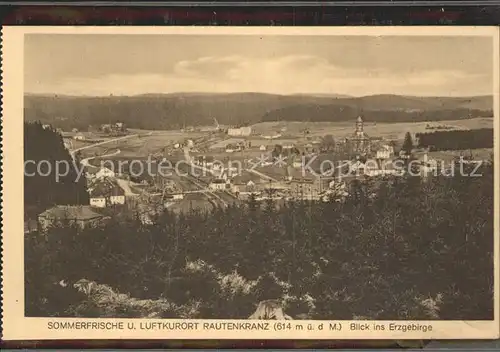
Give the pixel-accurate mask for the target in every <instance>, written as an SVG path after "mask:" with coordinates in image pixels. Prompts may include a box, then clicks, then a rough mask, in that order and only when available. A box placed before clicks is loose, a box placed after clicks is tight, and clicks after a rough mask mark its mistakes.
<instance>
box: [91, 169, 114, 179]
mask: <svg viewBox="0 0 500 352" xmlns="http://www.w3.org/2000/svg"><path fill="white" fill-rule="evenodd" d="M115 176H116V175H115V173H114V172H113V171H112V170H110V169H108V168H106V167H101V169H100V170H99V171H97V172H96V173H95V177H96V178H107V177H115Z"/></svg>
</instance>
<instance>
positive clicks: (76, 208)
mask: <svg viewBox="0 0 500 352" xmlns="http://www.w3.org/2000/svg"><path fill="white" fill-rule="evenodd" d="M39 217H42V218H47V219H67V220H92V219H99V218H102V217H104V216H103V215H101V214H99V213H96V212H95V211H93V210H92V208H91V207H90V206H88V205H56V206H55V207H53V208H50V209H47V210H45V211H44V212H43V213H41V214H40V215H39Z"/></svg>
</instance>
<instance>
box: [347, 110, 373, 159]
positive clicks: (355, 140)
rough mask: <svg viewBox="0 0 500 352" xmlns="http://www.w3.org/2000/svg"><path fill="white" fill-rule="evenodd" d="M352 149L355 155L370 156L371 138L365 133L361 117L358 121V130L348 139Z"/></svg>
mask: <svg viewBox="0 0 500 352" xmlns="http://www.w3.org/2000/svg"><path fill="white" fill-rule="evenodd" d="M348 143H349V145H350V149H351V151H352V152H353V153H355V154H368V153H370V151H371V141H370V137H369V136H368V135H367V134H366V133H365V131H364V121H363V118H362V117H361V116H359V117H358V118H357V120H356V129H355V130H354V133H353V135H352V136H351V137H350V138H348Z"/></svg>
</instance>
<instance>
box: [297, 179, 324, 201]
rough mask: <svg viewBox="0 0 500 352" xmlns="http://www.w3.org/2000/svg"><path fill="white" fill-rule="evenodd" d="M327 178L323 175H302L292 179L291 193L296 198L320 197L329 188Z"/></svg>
mask: <svg viewBox="0 0 500 352" xmlns="http://www.w3.org/2000/svg"><path fill="white" fill-rule="evenodd" d="M326 181H327V180H326V179H325V178H322V177H300V178H293V179H292V180H291V181H290V195H291V197H292V198H296V199H319V198H320V195H321V194H322V193H323V192H324V191H325V190H326V189H328V183H327V182H326Z"/></svg>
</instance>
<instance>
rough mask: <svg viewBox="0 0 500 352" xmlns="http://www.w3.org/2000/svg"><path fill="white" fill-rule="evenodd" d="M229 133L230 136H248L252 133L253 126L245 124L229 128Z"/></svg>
mask: <svg viewBox="0 0 500 352" xmlns="http://www.w3.org/2000/svg"><path fill="white" fill-rule="evenodd" d="M227 134H228V135H229V136H233V137H237V136H238V137H239V136H241V137H248V136H250V135H251V134H252V127H250V126H244V127H239V128H229V129H228V130H227Z"/></svg>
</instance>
